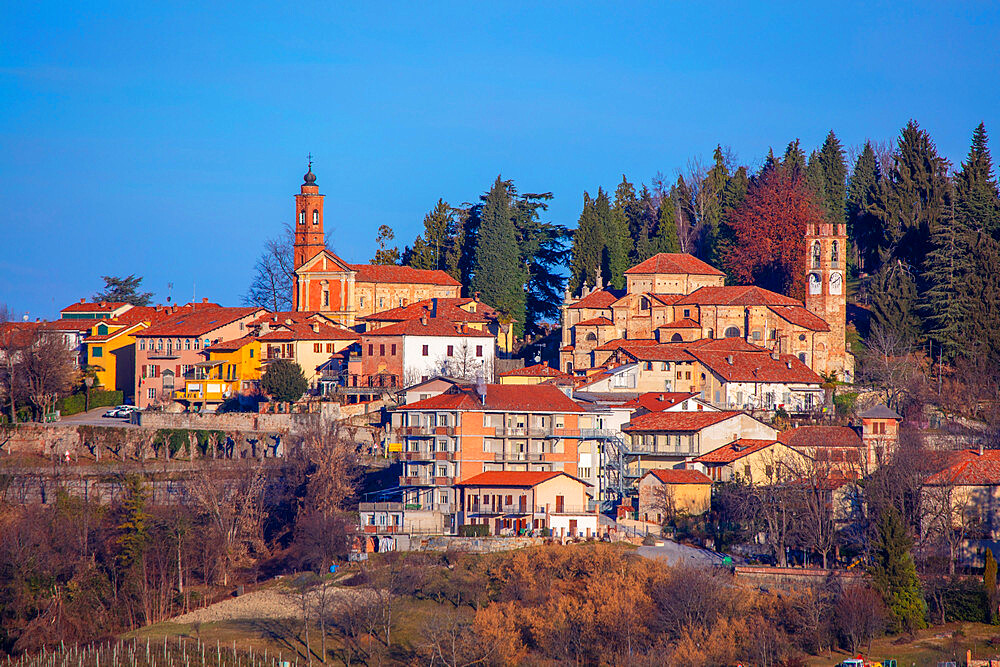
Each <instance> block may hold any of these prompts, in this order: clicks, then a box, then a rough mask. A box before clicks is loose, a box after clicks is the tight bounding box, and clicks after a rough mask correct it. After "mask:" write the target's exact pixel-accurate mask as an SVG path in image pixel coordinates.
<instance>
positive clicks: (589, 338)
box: [587, 332, 597, 342]
mask: <svg viewBox="0 0 1000 667" xmlns="http://www.w3.org/2000/svg"><path fill="white" fill-rule="evenodd" d="M587 341H588V342H597V334H595V333H594V332H590V333H589V334H587Z"/></svg>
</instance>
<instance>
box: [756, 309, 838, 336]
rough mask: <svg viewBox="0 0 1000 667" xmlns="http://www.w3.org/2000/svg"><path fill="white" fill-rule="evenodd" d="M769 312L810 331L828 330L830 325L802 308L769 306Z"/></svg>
mask: <svg viewBox="0 0 1000 667" xmlns="http://www.w3.org/2000/svg"><path fill="white" fill-rule="evenodd" d="M769 310H770V311H771V312H772V313H774V314H775V315H777V316H778V317H780V318H782V319H783V320H787V321H788V322H791V323H792V324H797V325H798V326H800V327H804V328H806V329H809V330H810V331H829V330H830V325H829V324H827V323H826V320H824V319H823V318H822V317H820V316H819V315H816V314H814V313H812V312H810V311H808V310H806V309H805V308H804V307H803V306H771V307H770V308H769Z"/></svg>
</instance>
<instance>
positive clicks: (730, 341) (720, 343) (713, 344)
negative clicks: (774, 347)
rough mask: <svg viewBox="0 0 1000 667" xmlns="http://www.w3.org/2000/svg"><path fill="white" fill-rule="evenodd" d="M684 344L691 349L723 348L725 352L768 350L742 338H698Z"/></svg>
mask: <svg viewBox="0 0 1000 667" xmlns="http://www.w3.org/2000/svg"><path fill="white" fill-rule="evenodd" d="M684 345H685V346H686V347H687V348H688V349H691V350H724V351H726V352H770V350H768V349H767V348H766V347H761V346H759V345H754V344H753V343H748V342H746V341H745V340H744V339H742V338H700V339H698V340H693V341H691V342H690V343H684Z"/></svg>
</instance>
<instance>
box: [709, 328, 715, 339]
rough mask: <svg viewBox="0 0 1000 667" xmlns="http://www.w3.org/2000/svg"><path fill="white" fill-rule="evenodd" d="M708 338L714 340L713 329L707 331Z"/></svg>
mask: <svg viewBox="0 0 1000 667" xmlns="http://www.w3.org/2000/svg"><path fill="white" fill-rule="evenodd" d="M708 337H709V338H715V329H709V330H708Z"/></svg>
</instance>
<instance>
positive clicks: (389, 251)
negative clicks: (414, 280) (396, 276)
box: [370, 225, 399, 264]
mask: <svg viewBox="0 0 1000 667" xmlns="http://www.w3.org/2000/svg"><path fill="white" fill-rule="evenodd" d="M394 238H396V233H395V232H393V231H392V227H390V226H389V225H379V227H378V236H376V237H375V245H376V246H378V247H377V248H376V249H375V256H374V257H372V259H371V262H370V263H371V264H399V248H397V247H396V246H392V247H389V242H390V241H392V240H393V239H394Z"/></svg>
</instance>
